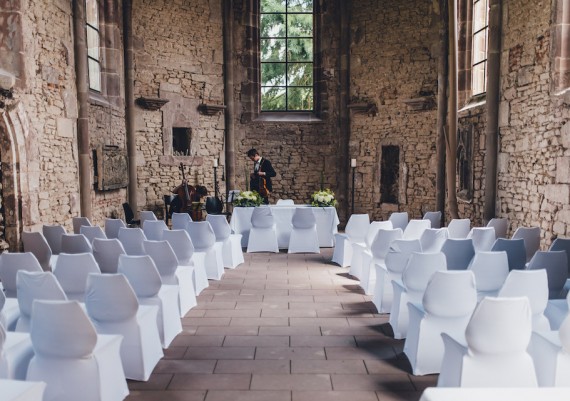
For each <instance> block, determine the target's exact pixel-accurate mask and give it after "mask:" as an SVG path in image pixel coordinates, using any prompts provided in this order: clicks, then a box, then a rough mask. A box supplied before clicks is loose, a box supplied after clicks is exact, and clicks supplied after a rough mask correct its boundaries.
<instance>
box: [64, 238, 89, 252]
mask: <svg viewBox="0 0 570 401" xmlns="http://www.w3.org/2000/svg"><path fill="white" fill-rule="evenodd" d="M61 252H62V253H86V252H87V253H91V252H93V248H92V247H91V244H90V243H89V241H88V240H87V238H86V237H85V235H83V234H63V235H62V236H61Z"/></svg>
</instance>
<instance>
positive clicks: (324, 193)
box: [311, 188, 336, 207]
mask: <svg viewBox="0 0 570 401" xmlns="http://www.w3.org/2000/svg"><path fill="white" fill-rule="evenodd" d="M311 205H312V206H320V207H325V206H336V199H335V198H334V192H333V191H331V190H330V189H328V188H327V189H323V190H321V191H315V192H314V193H313V194H312V195H311Z"/></svg>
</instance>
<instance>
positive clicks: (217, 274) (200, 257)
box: [186, 221, 224, 280]
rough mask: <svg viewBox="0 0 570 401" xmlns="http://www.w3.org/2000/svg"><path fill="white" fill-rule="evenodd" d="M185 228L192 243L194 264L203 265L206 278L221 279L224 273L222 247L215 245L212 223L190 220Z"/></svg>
mask: <svg viewBox="0 0 570 401" xmlns="http://www.w3.org/2000/svg"><path fill="white" fill-rule="evenodd" d="M186 230H187V231H188V234H190V238H191V239H192V244H194V255H193V256H192V260H193V261H194V265H196V266H201V265H203V266H205V268H206V276H207V277H208V279H211V280H221V278H222V276H223V275H224V261H223V257H222V249H221V247H220V246H219V245H216V234H215V233H214V229H213V228H212V225H211V224H210V223H209V222H207V221H191V222H189V223H188V226H187V228H186Z"/></svg>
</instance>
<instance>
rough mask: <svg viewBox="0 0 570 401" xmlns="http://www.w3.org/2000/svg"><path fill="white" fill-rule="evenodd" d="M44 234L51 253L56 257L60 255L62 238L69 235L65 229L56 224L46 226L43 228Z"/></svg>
mask: <svg viewBox="0 0 570 401" xmlns="http://www.w3.org/2000/svg"><path fill="white" fill-rule="evenodd" d="M42 234H43V235H44V237H45V239H46V241H47V243H48V244H49V247H50V249H51V253H52V254H54V255H59V253H60V252H61V236H62V235H64V234H67V232H66V231H65V228H63V226H62V225H59V224H54V225H48V224H44V225H43V226H42Z"/></svg>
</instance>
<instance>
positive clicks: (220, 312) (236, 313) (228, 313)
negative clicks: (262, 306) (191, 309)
mask: <svg viewBox="0 0 570 401" xmlns="http://www.w3.org/2000/svg"><path fill="white" fill-rule="evenodd" d="M204 312H205V315H204V317H214V318H216V317H223V318H226V317H260V315H261V311H260V310H255V309H213V310H208V311H204Z"/></svg>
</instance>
